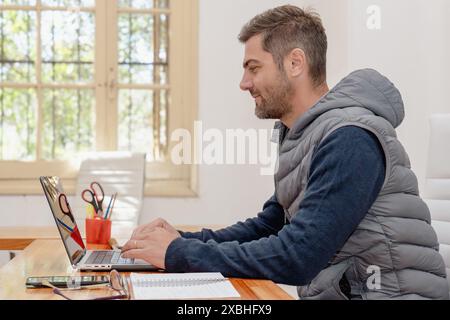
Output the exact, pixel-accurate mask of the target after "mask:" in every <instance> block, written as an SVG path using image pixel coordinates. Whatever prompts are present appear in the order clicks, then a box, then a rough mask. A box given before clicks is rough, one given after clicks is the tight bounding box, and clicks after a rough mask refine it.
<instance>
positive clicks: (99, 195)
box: [81, 181, 105, 216]
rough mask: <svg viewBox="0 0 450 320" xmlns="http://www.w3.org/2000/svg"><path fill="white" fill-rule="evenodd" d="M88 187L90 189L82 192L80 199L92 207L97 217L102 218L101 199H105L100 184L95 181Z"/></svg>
mask: <svg viewBox="0 0 450 320" xmlns="http://www.w3.org/2000/svg"><path fill="white" fill-rule="evenodd" d="M90 187H91V188H90V189H85V190H83V192H82V193H81V198H83V200H84V201H86V202H87V203H90V204H91V205H92V206H93V207H94V210H95V212H96V213H97V215H99V216H103V199H104V198H105V192H104V191H103V188H102V186H101V185H100V183H98V182H96V181H94V182H92V183H91V185H90Z"/></svg>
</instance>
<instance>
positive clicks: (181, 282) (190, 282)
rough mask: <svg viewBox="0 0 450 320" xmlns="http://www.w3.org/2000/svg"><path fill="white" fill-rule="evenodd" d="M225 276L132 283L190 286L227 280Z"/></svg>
mask: <svg viewBox="0 0 450 320" xmlns="http://www.w3.org/2000/svg"><path fill="white" fill-rule="evenodd" d="M227 280H228V279H227V278H216V279H211V278H208V279H201V278H199V279H162V280H148V279H147V280H135V283H134V285H135V286H138V287H142V288H147V287H192V286H201V285H206V284H210V283H216V282H223V281H227Z"/></svg>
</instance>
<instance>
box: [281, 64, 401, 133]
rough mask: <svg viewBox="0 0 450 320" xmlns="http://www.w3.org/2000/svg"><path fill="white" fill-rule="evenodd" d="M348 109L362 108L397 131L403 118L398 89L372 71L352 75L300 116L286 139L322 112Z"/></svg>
mask: <svg viewBox="0 0 450 320" xmlns="http://www.w3.org/2000/svg"><path fill="white" fill-rule="evenodd" d="M350 106H358V107H363V108H365V109H368V110H370V111H371V112H373V113H374V114H375V115H377V116H380V117H382V118H384V119H386V120H387V121H389V123H390V124H391V125H392V126H393V127H394V128H397V127H398V126H399V125H400V124H401V123H402V121H403V119H404V117H405V109H404V106H403V100H402V97H401V94H400V92H399V91H398V89H397V88H396V87H395V86H394V84H392V82H390V81H389V79H387V78H386V77H385V76H383V75H381V74H380V73H379V72H378V71H376V70H373V69H362V70H357V71H354V72H352V73H351V74H350V75H348V76H347V77H345V78H344V79H342V80H341V81H340V82H339V83H338V84H337V85H336V86H335V87H334V88H333V89H331V90H330V91H329V92H328V93H327V94H326V95H325V96H323V97H322V99H320V100H319V101H318V102H317V103H316V104H315V105H314V106H313V107H311V109H309V110H308V111H307V112H306V113H305V114H304V115H302V116H301V117H300V118H299V119H298V120H297V121H296V122H295V123H294V125H293V126H292V128H291V130H289V136H290V138H294V137H295V136H296V135H301V133H302V131H303V129H305V128H306V127H307V126H308V125H309V124H310V123H311V122H313V121H314V120H315V119H316V118H317V117H319V116H320V115H322V114H323V113H325V112H328V111H330V110H332V109H341V108H345V107H350Z"/></svg>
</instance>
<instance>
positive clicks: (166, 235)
mask: <svg viewBox="0 0 450 320" xmlns="http://www.w3.org/2000/svg"><path fill="white" fill-rule="evenodd" d="M179 237H181V236H180V234H179V233H178V232H177V233H176V234H174V233H173V232H169V231H167V230H166V229H164V228H161V227H153V228H152V229H151V231H147V232H143V231H142V232H140V233H139V234H138V235H136V236H133V237H132V238H131V239H130V240H129V241H128V242H127V243H125V245H124V246H123V248H122V257H124V258H126V259H128V258H131V259H142V260H145V261H147V262H148V263H151V264H152V265H154V266H156V267H158V268H161V269H165V268H166V266H165V258H166V251H167V248H168V247H169V245H170V243H171V242H172V241H173V240H175V239H177V238H179Z"/></svg>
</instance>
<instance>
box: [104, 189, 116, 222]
mask: <svg viewBox="0 0 450 320" xmlns="http://www.w3.org/2000/svg"><path fill="white" fill-rule="evenodd" d="M116 198H117V192H116V193H114V195H113V200H112V204H111V209H110V210H109V212H108V213H107V215H106V219H111V215H112V211H113V209H114V204H115V203H116Z"/></svg>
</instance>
